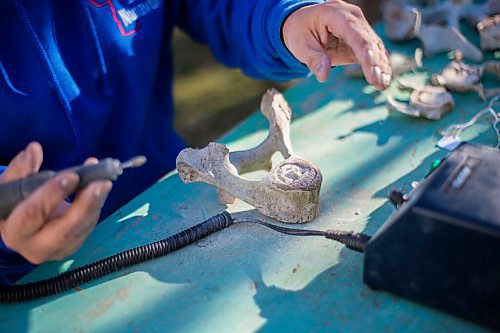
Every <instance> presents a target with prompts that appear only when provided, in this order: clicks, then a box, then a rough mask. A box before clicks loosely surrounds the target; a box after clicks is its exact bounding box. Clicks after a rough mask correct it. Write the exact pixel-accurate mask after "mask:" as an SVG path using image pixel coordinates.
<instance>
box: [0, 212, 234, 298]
mask: <svg viewBox="0 0 500 333" xmlns="http://www.w3.org/2000/svg"><path fill="white" fill-rule="evenodd" d="M232 223H233V218H232V217H231V215H230V214H229V213H228V212H222V213H221V214H219V215H216V216H214V217H211V218H209V219H208V220H206V221H204V222H202V223H200V224H197V225H195V226H194V227H191V228H189V229H186V230H183V231H181V232H179V233H177V234H175V235H172V236H170V237H167V238H165V239H162V240H160V241H157V242H154V243H151V244H147V245H143V246H139V247H136V248H134V249H131V250H127V251H123V252H120V253H118V254H115V255H113V256H110V257H107V258H104V259H101V260H98V261H96V262H93V263H91V264H88V265H85V266H82V267H79V268H76V269H73V270H71V271H68V272H65V273H62V274H60V275H57V276H54V277H53V278H50V279H46V280H40V281H36V282H31V283H26V284H19V285H12V286H0V302H2V303H15V302H24V301H29V300H32V299H37V298H42V297H46V296H50V295H55V294H57V293H60V292H62V291H65V290H68V289H71V288H74V287H76V286H79V285H81V284H83V283H85V282H89V281H92V280H95V279H97V278H100V277H102V276H104V275H108V274H111V273H113V272H116V271H119V270H121V269H123V268H125V267H129V266H132V265H134V264H138V263H140V262H144V261H148V260H151V259H155V258H158V257H161V256H164V255H166V254H168V253H170V252H174V251H176V250H178V249H180V248H183V247H184V246H186V245H189V244H191V243H193V242H196V241H197V240H200V239H202V238H204V237H206V236H208V235H210V234H213V233H214V232H216V231H219V230H221V229H224V228H226V227H228V226H230V225H231V224H232Z"/></svg>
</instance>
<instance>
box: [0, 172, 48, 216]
mask: <svg viewBox="0 0 500 333" xmlns="http://www.w3.org/2000/svg"><path fill="white" fill-rule="evenodd" d="M54 175H55V172H53V171H43V172H40V173H37V174H35V175H32V176H28V177H26V178H22V179H19V180H14V181H11V182H8V183H5V184H2V185H0V219H5V218H7V216H9V214H10V212H11V211H12V210H13V209H14V207H16V206H17V204H19V203H20V202H21V201H23V200H24V199H25V198H26V197H27V196H28V195H30V194H31V193H33V192H35V190H36V189H37V188H39V187H40V186H41V185H42V184H43V183H45V182H46V181H47V180H49V179H50V178H52V177H54Z"/></svg>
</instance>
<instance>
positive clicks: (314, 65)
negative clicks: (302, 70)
mask: <svg viewBox="0 0 500 333" xmlns="http://www.w3.org/2000/svg"><path fill="white" fill-rule="evenodd" d="M304 53H305V54H306V55H305V56H304V58H305V59H307V60H306V61H305V64H306V65H307V68H309V70H310V71H311V72H312V73H313V74H314V75H315V76H316V79H317V80H318V81H319V82H325V81H326V80H328V76H329V75H330V67H331V60H330V56H329V55H328V54H327V53H326V51H325V50H324V49H323V48H322V47H321V45H320V44H319V43H318V44H317V45H311V46H306V51H305V52H304Z"/></svg>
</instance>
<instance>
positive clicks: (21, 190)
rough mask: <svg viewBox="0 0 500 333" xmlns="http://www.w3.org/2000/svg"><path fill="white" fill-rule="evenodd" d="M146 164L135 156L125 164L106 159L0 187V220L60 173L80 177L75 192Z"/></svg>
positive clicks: (144, 158) (114, 178) (38, 175)
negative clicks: (125, 170) (92, 183)
mask: <svg viewBox="0 0 500 333" xmlns="http://www.w3.org/2000/svg"><path fill="white" fill-rule="evenodd" d="M144 163H146V157H144V156H136V157H134V158H132V159H130V160H128V161H127V162H123V163H122V162H120V161H119V160H116V159H112V158H106V159H103V160H100V161H99V162H98V163H96V164H92V165H79V166H75V167H72V168H69V169H65V170H62V171H57V172H56V171H42V172H39V173H36V174H33V175H30V176H28V177H25V178H21V179H17V180H13V181H10V182H7V183H4V184H1V185H0V218H1V219H5V218H7V216H9V214H10V212H11V211H12V210H13V209H14V208H15V207H16V206H17V205H18V204H19V203H20V202H21V201H23V200H24V199H26V198H27V197H28V196H29V195H30V194H31V193H33V192H35V191H36V190H37V189H38V188H39V187H40V186H42V185H43V184H44V183H45V182H46V181H48V180H49V179H52V178H54V177H55V176H57V175H58V174H60V173H61V172H67V171H69V172H74V173H76V174H78V176H79V177H80V183H79V185H78V188H77V190H80V189H82V188H84V187H85V186H87V185H88V184H90V183H91V182H93V181H96V180H107V179H108V180H112V181H114V180H116V179H118V176H120V175H121V174H122V173H123V170H124V169H127V168H137V167H140V166H141V165H143V164H144Z"/></svg>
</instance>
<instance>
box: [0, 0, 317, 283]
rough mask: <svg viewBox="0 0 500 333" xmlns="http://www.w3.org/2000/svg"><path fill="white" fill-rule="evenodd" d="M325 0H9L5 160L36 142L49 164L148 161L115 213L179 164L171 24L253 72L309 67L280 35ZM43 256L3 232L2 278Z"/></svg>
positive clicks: (128, 179)
mask: <svg viewBox="0 0 500 333" xmlns="http://www.w3.org/2000/svg"><path fill="white" fill-rule="evenodd" d="M318 2H323V1H321V0H313V1H301V0H218V1H217V0H165V1H163V0H69V1H68V0H2V1H1V2H0V27H1V31H2V33H1V34H0V74H1V75H0V165H4V166H5V165H7V164H8V163H9V161H10V160H11V159H12V158H13V157H14V156H15V155H16V154H17V153H18V152H19V151H21V150H22V149H24V147H25V146H26V145H27V144H28V143H29V142H31V141H38V142H40V143H41V144H42V147H43V149H44V162H43V165H42V169H52V170H60V169H62V168H66V167H70V166H73V165H77V164H81V163H82V162H83V161H84V160H85V159H86V158H87V157H89V156H95V157H97V158H104V157H113V158H117V159H120V160H127V159H128V158H130V157H132V156H134V155H139V154H141V155H146V157H147V158H148V163H146V165H145V166H143V167H141V168H140V170H130V171H128V172H126V173H125V174H124V175H122V176H121V177H120V178H119V180H118V181H117V182H116V183H115V184H114V186H113V190H112V192H111V193H110V195H109V198H108V200H107V202H106V204H105V206H104V208H103V212H102V217H106V216H108V215H109V214H110V213H112V212H113V211H114V210H116V209H117V208H119V207H120V206H121V205H123V204H125V203H126V202H127V201H128V200H130V199H131V198H133V197H134V196H136V195H137V194H139V193H140V192H141V191H143V190H144V189H146V188H147V187H148V186H150V185H151V184H153V183H154V182H155V181H156V180H158V179H159V178H160V177H161V176H162V175H164V174H165V173H166V172H168V171H170V170H172V169H173V168H174V166H175V165H174V164H175V157H176V155H177V153H178V152H179V150H180V149H182V148H183V143H182V141H181V140H180V138H179V137H178V136H177V135H176V134H175V133H174V131H173V128H172V119H173V101H172V80H173V70H172V32H173V29H174V27H175V26H179V27H180V28H181V29H183V30H185V31H186V32H187V33H188V34H189V35H190V36H191V37H192V38H193V39H195V40H196V41H199V42H202V43H207V44H208V45H209V46H210V48H211V50H212V52H213V53H214V55H215V57H216V58H217V59H218V60H219V61H221V62H222V63H224V64H225V65H227V66H230V67H239V68H241V70H242V71H243V72H244V73H246V74H247V75H249V76H252V77H254V78H266V79H273V80H288V79H291V78H295V77H299V76H304V75H305V74H307V73H308V70H307V68H306V67H305V66H304V65H303V64H301V63H300V62H298V61H297V60H296V59H295V58H294V57H293V56H292V55H291V54H290V53H289V51H288V50H287V49H286V47H285V45H284V43H283V42H282V40H281V26H282V24H283V22H284V20H285V19H286V17H287V16H288V15H290V13H292V12H293V11H294V10H296V9H297V8H299V7H302V6H304V5H308V4H313V3H318ZM32 267H33V265H31V264H29V263H28V262H27V261H26V260H24V258H22V257H21V256H20V255H19V254H17V253H15V252H13V251H11V250H10V249H8V248H7V247H6V246H5V245H4V244H3V242H0V284H10V283H12V282H14V281H15V280H16V279H18V278H19V277H20V276H22V275H23V274H26V273H27V272H28V271H29V270H30V269H32Z"/></svg>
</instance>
